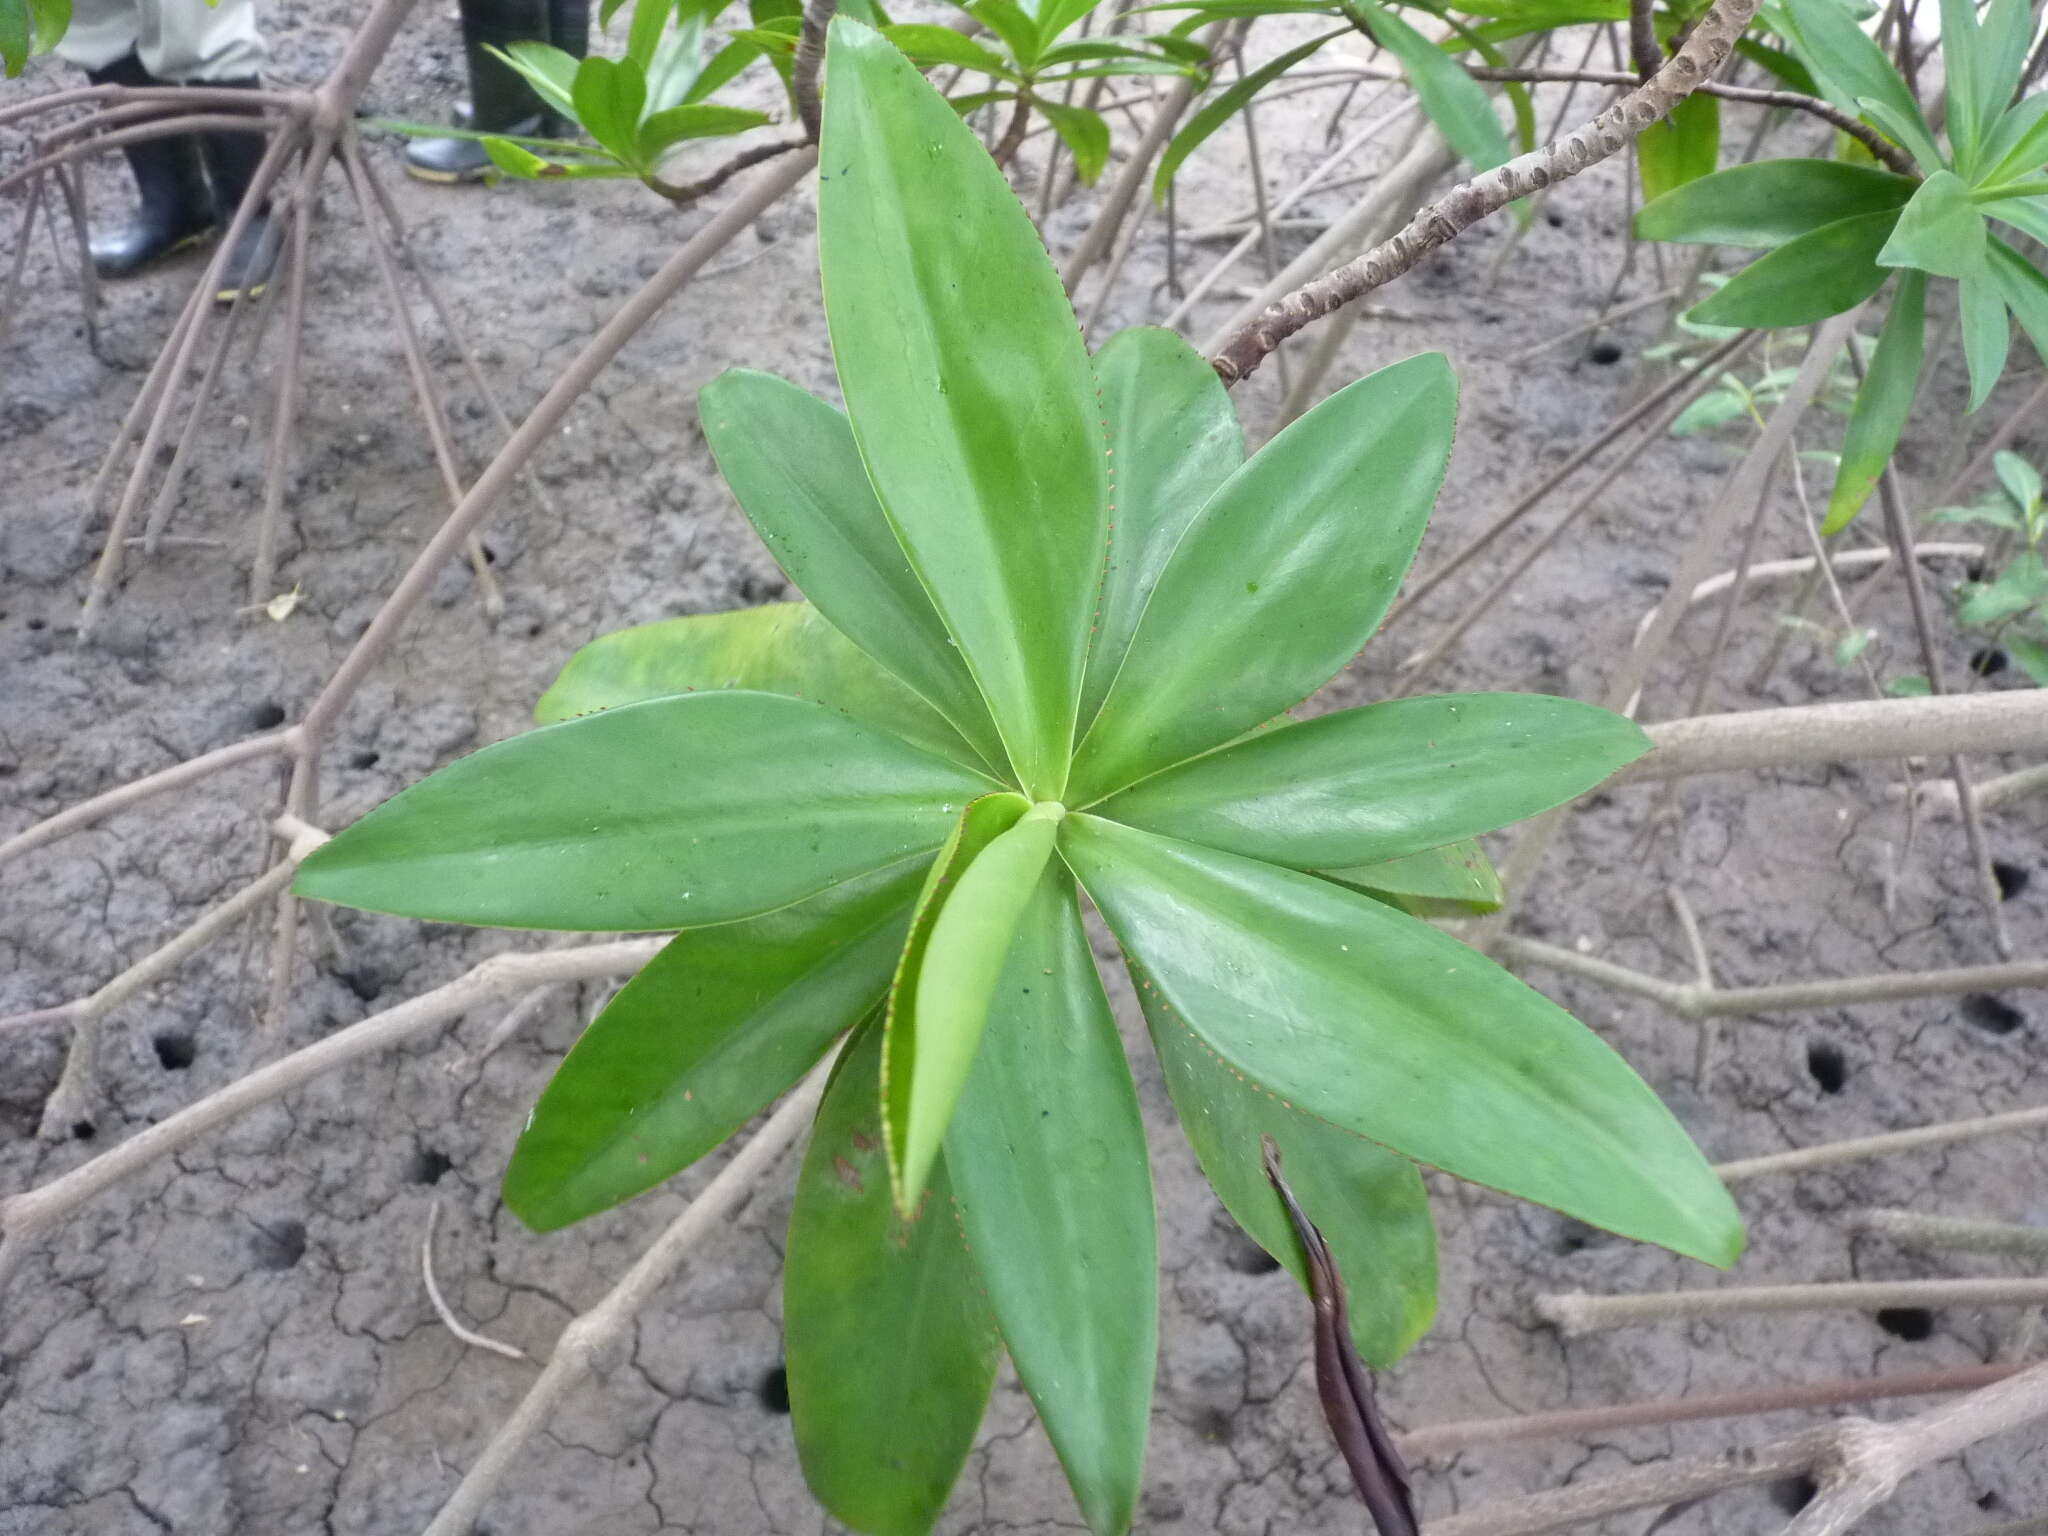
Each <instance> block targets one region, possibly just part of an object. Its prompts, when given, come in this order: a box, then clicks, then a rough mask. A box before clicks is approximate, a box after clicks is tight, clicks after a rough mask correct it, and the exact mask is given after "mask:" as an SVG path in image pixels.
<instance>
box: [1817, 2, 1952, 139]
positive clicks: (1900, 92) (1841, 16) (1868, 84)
mask: <svg viewBox="0 0 2048 1536" xmlns="http://www.w3.org/2000/svg"><path fill="white" fill-rule="evenodd" d="M1786 11H1787V14H1788V18H1789V20H1790V23H1791V26H1792V28H1793V42H1794V44H1795V45H1796V46H1797V47H1798V49H1799V52H1800V56H1801V58H1802V59H1803V60H1804V61H1805V63H1806V66H1807V68H1809V69H1811V70H1812V71H1813V76H1814V79H1815V80H1816V81H1817V82H1818V83H1819V84H1820V87H1821V90H1822V93H1823V94H1825V95H1826V96H1827V98H1828V100H1830V101H1832V102H1833V103H1834V104H1835V105H1836V106H1838V107H1840V108H1842V109H1843V110H1844V111H1847V112H1859V113H1860V112H1862V111H1863V110H1864V109H1863V107H1862V105H1861V101H1862V100H1863V99H1865V98H1868V99H1872V100H1876V101H1878V102H1880V103H1882V104H1883V105H1884V107H1885V108H1886V109H1887V110H1888V112H1889V113H1891V114H1892V115H1893V116H1895V117H1896V118H1897V119H1898V124H1899V129H1900V132H1901V135H1902V136H1900V137H1899V142H1900V144H1901V145H1902V146H1904V148H1905V149H1906V151H1907V152H1908V153H1909V154H1911V155H1912V156H1913V158H1914V159H1915V160H1918V161H1919V162H1920V164H1921V165H1922V166H1923V167H1924V168H1926V169H1928V170H1932V169H1934V168H1935V167H1936V166H1938V165H1940V164H1941V163H1942V159H1941V154H1940V151H1938V150H1937V149H1936V148H1935V147H1934V135H1933V133H1932V132H1931V131H1930V130H1929V129H1928V127H1927V120H1926V119H1925V118H1924V117H1922V116H1921V115H1920V108H1919V105H1918V104H1917V103H1916V102H1915V101H1914V100H1913V93H1912V92H1911V91H1910V90H1908V89H1907V88H1906V82H1905V81H1904V80H1902V79H1900V78H1899V72H1898V71H1897V70H1896V69H1894V68H1892V64H1891V60H1889V59H1887V58H1886V57H1885V56H1884V50H1883V49H1881V48H1879V47H1878V46H1877V44H1876V43H1874V42H1872V41H1871V40H1870V37H1869V35H1868V34H1867V33H1866V32H1864V30H1863V29H1862V28H1861V27H1859V26H1857V25H1856V23H1855V22H1853V21H1851V20H1850V19H1849V13H1848V12H1847V11H1846V10H1844V9H1843V7H1842V5H1841V3H1840V0H1786ZM1886 131H1887V132H1891V131H1892V130H1891V129H1889V128H1887V129H1886Z"/></svg>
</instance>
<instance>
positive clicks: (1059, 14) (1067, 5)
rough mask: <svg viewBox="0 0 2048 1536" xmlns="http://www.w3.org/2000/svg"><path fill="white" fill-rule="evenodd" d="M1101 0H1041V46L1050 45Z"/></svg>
mask: <svg viewBox="0 0 2048 1536" xmlns="http://www.w3.org/2000/svg"><path fill="white" fill-rule="evenodd" d="M1099 4H1101V0H1039V4H1038V7H1037V10H1038V41H1039V46H1040V47H1042V48H1043V47H1048V46H1050V45H1051V44H1052V42H1053V41H1054V40H1055V39H1056V38H1059V37H1061V36H1062V35H1064V34H1065V32H1066V30H1067V28H1069V27H1071V26H1073V25H1074V24H1075V23H1077V22H1078V21H1080V19H1081V18H1082V17H1083V16H1086V15H1087V14H1088V13H1089V12H1090V11H1092V10H1094V9H1095V7H1096V6H1097V5H1099Z"/></svg>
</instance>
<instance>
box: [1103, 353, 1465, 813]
mask: <svg viewBox="0 0 2048 1536" xmlns="http://www.w3.org/2000/svg"><path fill="white" fill-rule="evenodd" d="M1456 415H1457V382H1456V380H1455V379H1454V378H1453V377H1452V375H1451V369H1450V365H1449V363H1447V362H1446V361H1445V360H1444V358H1443V356H1442V355H1441V354H1440V353H1425V354H1423V355H1422V356H1420V357H1413V358H1410V359H1408V360H1407V361H1406V362H1401V363H1396V364H1394V365H1393V366H1392V367H1389V368H1382V369H1380V370H1379V371H1378V372H1377V373H1373V374H1369V375H1368V376H1367V377H1365V378H1363V379H1360V380H1359V381H1358V382H1357V383H1355V384H1352V385H1349V386H1348V387H1346V388H1344V389H1341V390H1339V391H1338V392H1337V393H1336V394H1334V395H1332V396H1331V397H1330V398H1329V399H1327V400H1325V401H1323V402H1322V403H1321V404H1320V405H1318V406H1316V407H1315V409H1314V410H1312V411H1310V412H1309V413H1308V414H1307V415H1305V416H1303V417H1302V418H1301V419H1300V420H1299V421H1296V422H1294V423H1293V424H1292V425H1291V426H1289V427H1288V428H1287V429H1286V430H1285V431H1283V432H1281V433H1280V435H1279V436H1277V437H1275V438H1274V439H1273V440H1272V441H1271V442H1270V443H1268V444H1266V446H1265V447H1264V448H1263V449H1261V450H1260V451H1259V453H1258V454H1257V455H1256V456H1255V457H1254V458H1253V459H1251V460H1250V462H1248V463H1246V464H1245V465H1244V466H1243V467H1242V468H1241V469H1239V470H1238V471H1237V472H1236V473H1235V474H1234V475H1232V476H1231V477H1230V479H1229V480H1227V481H1225V482H1224V484H1223V485H1222V487H1221V488H1220V489H1218V490H1217V492H1216V493H1215V494H1214V495H1213V496H1212V497H1210V499H1209V501H1208V503H1207V504H1206V505H1205V506H1204V507H1203V508H1202V510H1201V512H1200V514H1199V515H1198V516H1197V517H1196V519H1195V521H1194V522H1193V524H1192V525H1190V527H1189V529H1188V531H1187V533H1186V535H1185V536H1184V537H1183V538H1182V539H1181V541H1180V543H1179V545H1178V546H1177V547H1176V549H1175V550H1174V553H1173V556H1172V558H1171V560H1169V561H1168V563H1167V566H1166V569H1165V571H1164V572H1163V573H1162V575H1161V576H1160V578H1159V582H1158V585H1157V586H1156V587H1155V588H1154V590H1153V592H1152V597H1151V600H1150V602H1148V603H1147V604H1146V607H1145V611H1144V614H1143V616H1142V617H1141V618H1140V619H1139V621H1138V627H1137V631H1136V633H1135V634H1134V635H1133V636H1132V639H1131V647H1130V651H1129V653H1128V655H1127V656H1126V657H1125V659H1124V664H1123V667H1122V669H1121V670H1120V671H1119V672H1118V674H1117V677H1116V680H1115V682H1114V683H1113V684H1112V685H1111V687H1110V690H1109V695H1108V697H1107V698H1106V699H1105V700H1104V701H1103V705H1102V709H1101V712H1100V713H1099V714H1097V716H1096V717H1095V722H1094V724H1093V726H1092V727H1091V728H1090V729H1089V732H1088V735H1087V736H1086V738H1085V739H1084V740H1083V742H1082V744H1081V748H1080V752H1079V754H1078V756H1077V760H1076V763H1075V767H1074V778H1075V784H1074V788H1073V790H1072V792H1071V796H1070V800H1071V803H1073V804H1076V805H1085V804H1087V803H1088V802H1089V801H1091V800H1094V799H1097V798H1099V797H1101V796H1102V795H1105V794H1107V793H1109V792H1111V791H1114V790H1117V789H1121V788H1122V787H1123V786H1124V785H1126V784H1129V783H1131V782H1132V781H1133V780H1135V779H1138V778H1140V777H1142V776H1143V775H1144V774H1146V773H1149V772H1151V771H1153V770H1155V769H1158V768H1163V767H1165V766H1166V765H1167V764H1169V763H1176V762H1179V761H1181V760H1182V759H1184V758H1188V757H1192V756H1194V755H1195V754H1196V753H1198V752H1201V751H1204V750H1206V749H1208V748H1210V747H1213V746H1216V745H1218V744H1219V743H1221V742H1225V741H1228V740H1229V739H1230V738H1231V737H1233V736H1237V735H1239V734H1241V733H1242V732H1245V731H1248V730H1250V729H1251V728H1252V727H1254V726H1256V725H1259V724H1262V723H1263V722H1265V721H1267V720H1270V719H1272V718H1273V716H1275V715H1277V714H1279V713H1281V712H1282V711H1283V710H1285V709H1287V708H1288V707H1290V706H1291V705H1294V704H1297V703H1299V702H1300V701H1301V700H1302V699H1304V698H1306V697H1307V696H1308V695H1309V694H1311V693H1313V692H1314V691H1315V690H1316V689H1317V688H1320V687H1321V686H1322V685H1323V684H1324V683H1326V682H1328V681H1329V679H1330V678H1331V676H1332V675H1333V674H1335V673H1336V672H1337V671H1338V670H1339V669H1340V668H1341V667H1343V666H1344V664H1345V663H1346V662H1348V661H1349V660H1350V659H1351V658H1352V657H1353V656H1355V655H1356V654H1357V653H1358V651H1359V648H1360V647H1362V646H1363V645H1364V644H1365V642H1366V641H1367V640H1368V639H1370V638H1371V637H1372V633H1373V631H1374V630H1375V629H1377V628H1378V627H1379V622H1380V617H1381V615H1382V614H1384V613H1385V612H1386V608H1387V604H1388V603H1389V602H1390V601H1392V599H1393V595H1394V592H1395V590H1396V589H1397V588H1398V587H1399V586H1400V584H1401V578H1402V576H1403V575H1404V574H1406V572H1407V569H1408V565H1409V562H1410V561H1412V560H1413V559H1414V558H1415V546H1416V545H1417V543H1418V542H1420V540H1421V538H1422V529H1423V525H1424V524H1425V523H1427V522H1428V520H1429V509H1430V505H1431V503H1432V502H1434V501H1435V499H1436V492H1437V487H1438V486H1439V485H1441V484H1442V483H1443V477H1444V468H1445V466H1446V464H1447V463H1448V462H1449V460H1450V452H1451V435H1452V430H1453V426H1454V424H1455V420H1456Z"/></svg>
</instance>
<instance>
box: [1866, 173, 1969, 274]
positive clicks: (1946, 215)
mask: <svg viewBox="0 0 2048 1536" xmlns="http://www.w3.org/2000/svg"><path fill="white" fill-rule="evenodd" d="M1877 264H1878V265H1879V266H1881V267H1917V268H1919V270H1921V271H1922V272H1932V273H1933V274H1934V275H1935V276H1936V277H1963V276H1966V275H1967V274H1969V273H1972V272H1975V271H1977V270H1979V269H1980V268H1981V267H1982V266H1983V265H1984V215H1983V214H1981V213H1979V212H1978V211H1977V209H1976V205H1975V204H1973V203H1972V202H1971V201H1970V189H1969V188H1968V187H1967V186H1965V185H1964V184H1963V179H1962V178H1961V177H1960V176H1958V175H1956V173H1955V172H1954V171H1936V172H1935V173H1934V174H1933V175H1932V176H1929V177H1928V178H1927V179H1926V180H1925V181H1923V182H1922V183H1920V190H1919V191H1917V192H1915V193H1914V194H1913V196H1912V199H1911V200H1910V201H1909V202H1908V203H1907V204H1906V206H1905V208H1904V209H1902V210H1901V211H1900V213H1899V222H1898V225H1897V227H1895V228H1894V229H1893V230H1892V233H1891V238H1890V239H1888V240H1886V241H1885V245H1884V249H1883V250H1881V251H1879V252H1878V253H1877Z"/></svg>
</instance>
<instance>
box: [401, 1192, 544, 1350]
mask: <svg viewBox="0 0 2048 1536" xmlns="http://www.w3.org/2000/svg"><path fill="white" fill-rule="evenodd" d="M440 1223H441V1202H440V1201H438V1200H436V1201H435V1202H434V1203H433V1204H432V1205H430V1206H428V1207H427V1231H426V1235H425V1236H424V1237H422V1238H421V1239H420V1279H421V1280H422V1281H424V1282H425V1283H426V1287H427V1300H428V1301H429V1302H431V1303H432V1304H433V1308H434V1315H435V1316H436V1317H438V1318H440V1319H441V1326H442V1327H444V1328H446V1329H447V1330H448V1331H449V1332H450V1333H452V1334H454V1335H455V1337H456V1338H458V1339H460V1340H461V1341H462V1342H463V1343H465V1344H468V1345H471V1346H473V1347H474V1348H477V1349H487V1350H489V1351H490V1352H491V1353H492V1354H494V1355H503V1356H504V1357H505V1358H506V1359H508V1360H528V1359H531V1358H532V1356H530V1355H528V1354H527V1352H526V1351H525V1350H523V1349H521V1348H520V1347H519V1346H518V1345H517V1344H507V1343H505V1342H504V1341H503V1340H501V1339H493V1338H490V1337H488V1336H486V1335H484V1334H481V1333H478V1332H477V1331H476V1330H475V1329H474V1328H471V1327H469V1326H467V1325H466V1324H464V1322H463V1321H462V1319H461V1318H459V1317H457V1316H456V1315H455V1309H454V1308H453V1307H451V1306H449V1305H448V1303H447V1301H446V1300H445V1299H444V1298H443V1297H442V1295H441V1287H440V1285H439V1284H438V1283H437V1282H436V1281H435V1279H434V1228H435V1227H437V1226H439V1225H440Z"/></svg>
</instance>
